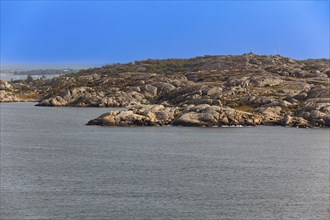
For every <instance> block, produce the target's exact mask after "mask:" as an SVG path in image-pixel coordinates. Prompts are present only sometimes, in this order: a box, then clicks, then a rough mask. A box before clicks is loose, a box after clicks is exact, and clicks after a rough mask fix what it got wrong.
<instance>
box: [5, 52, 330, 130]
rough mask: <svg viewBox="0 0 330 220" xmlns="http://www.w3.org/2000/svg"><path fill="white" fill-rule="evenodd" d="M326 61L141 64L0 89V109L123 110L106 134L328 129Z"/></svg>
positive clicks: (249, 57)
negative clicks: (122, 129)
mask: <svg viewBox="0 0 330 220" xmlns="http://www.w3.org/2000/svg"><path fill="white" fill-rule="evenodd" d="M329 77H330V60H329V59H309V60H294V59H291V58H287V57H283V56H265V55H256V54H252V53H250V54H243V55H237V56H203V57H196V58H192V59H166V60H144V61H136V62H132V63H127V64H113V65H107V66H103V67H101V68H93V69H87V70H81V71H79V72H77V73H72V74H69V75H64V76H61V77H57V78H53V79H39V80H32V81H24V80H23V81H12V82H5V81H0V101H1V102H18V101H36V102H38V103H37V105H38V106H72V107H125V108H126V110H121V111H111V112H108V113H105V114H103V115H101V116H100V117H98V118H96V119H92V120H90V121H89V122H88V125H106V126H156V125H181V126H212V127H217V126H248V125H282V126H290V127H330V90H329V88H330V87H329V86H330V81H329Z"/></svg>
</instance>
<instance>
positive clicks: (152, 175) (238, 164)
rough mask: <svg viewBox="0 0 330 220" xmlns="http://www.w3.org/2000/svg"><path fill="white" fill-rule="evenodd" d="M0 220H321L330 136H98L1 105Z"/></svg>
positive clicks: (36, 110)
mask: <svg viewBox="0 0 330 220" xmlns="http://www.w3.org/2000/svg"><path fill="white" fill-rule="evenodd" d="M0 107H1V108H0V109H1V219H15V220H20V219H93V220H94V219H95V220H101V219H254V220H257V219H265V220H268V219H306V220H314V219H322V220H323V219H324V220H326V219H329V129H296V128H283V127H248V128H186V127H131V128H130V127H128V128H120V127H111V128H110V127H97V126H86V125H85V123H87V121H88V120H90V119H92V118H95V117H97V116H99V115H100V114H102V113H105V112H107V111H108V110H109V109H105V108H65V107H63V108H62V107H56V108H51V107H35V106H33V103H2V104H1V105H0Z"/></svg>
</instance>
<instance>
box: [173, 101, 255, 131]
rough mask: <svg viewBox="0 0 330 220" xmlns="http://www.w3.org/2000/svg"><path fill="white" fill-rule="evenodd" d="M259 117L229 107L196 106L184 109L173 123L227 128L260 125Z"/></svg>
mask: <svg viewBox="0 0 330 220" xmlns="http://www.w3.org/2000/svg"><path fill="white" fill-rule="evenodd" d="M260 122H261V117H260V116H259V115H254V114H251V113H247V112H243V111H238V110H234V109H232V108H229V107H225V108H224V107H219V106H210V105H198V106H194V107H192V108H189V107H188V108H186V109H184V110H183V111H182V113H181V114H180V115H179V116H178V117H177V118H176V119H175V120H174V121H173V123H172V124H173V125H182V126H224V125H226V126H229V125H256V124H260Z"/></svg>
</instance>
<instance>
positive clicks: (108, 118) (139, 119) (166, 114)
mask: <svg viewBox="0 0 330 220" xmlns="http://www.w3.org/2000/svg"><path fill="white" fill-rule="evenodd" d="M177 114H178V108H175V107H164V106H163V105H141V106H133V107H131V108H129V109H128V110H123V111H111V112H109V113H106V114H103V115H101V116H100V117H98V118H96V119H93V120H91V121H89V122H88V123H87V124H88V125H107V126H155V125H167V124H170V123H171V121H172V120H173V119H174V118H175V117H176V115H177Z"/></svg>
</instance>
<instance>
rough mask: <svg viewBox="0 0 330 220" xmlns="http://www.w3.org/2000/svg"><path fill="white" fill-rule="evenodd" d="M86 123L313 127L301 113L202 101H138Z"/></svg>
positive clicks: (104, 124)
mask: <svg viewBox="0 0 330 220" xmlns="http://www.w3.org/2000/svg"><path fill="white" fill-rule="evenodd" d="M87 125H102V126H164V125H173V126H190V127H224V126H225V127H228V126H255V125H268V126H269V125H281V126H286V127H299V128H306V127H312V126H311V125H310V124H309V123H308V121H307V120H305V119H304V118H302V117H292V116H289V115H286V116H284V117H281V116H280V115H278V114H276V113H275V112H273V114H269V113H267V114H265V113H257V112H256V113H248V112H244V111H240V110H235V109H232V108H230V107H219V106H211V105H208V104H201V105H197V106H193V105H192V106H187V107H185V108H178V107H165V106H163V105H139V106H134V107H130V108H128V109H127V110H121V111H110V112H108V113H105V114H103V115H101V116H99V117H98V118H96V119H93V120H90V121H89V122H88V123H87Z"/></svg>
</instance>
